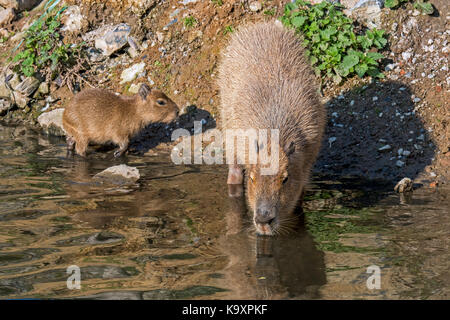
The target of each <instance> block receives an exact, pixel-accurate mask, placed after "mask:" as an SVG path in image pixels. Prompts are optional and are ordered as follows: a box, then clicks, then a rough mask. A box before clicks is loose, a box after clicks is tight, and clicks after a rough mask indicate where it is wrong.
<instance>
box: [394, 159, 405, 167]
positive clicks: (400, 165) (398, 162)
mask: <svg viewBox="0 0 450 320" xmlns="http://www.w3.org/2000/svg"><path fill="white" fill-rule="evenodd" d="M395 165H396V166H397V167H399V168H401V167H403V166H404V165H405V163H404V162H403V161H402V160H397V162H396V163H395Z"/></svg>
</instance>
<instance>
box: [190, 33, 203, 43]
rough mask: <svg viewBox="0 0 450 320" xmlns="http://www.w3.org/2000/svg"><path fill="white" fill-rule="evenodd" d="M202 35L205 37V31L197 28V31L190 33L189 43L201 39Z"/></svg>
mask: <svg viewBox="0 0 450 320" xmlns="http://www.w3.org/2000/svg"><path fill="white" fill-rule="evenodd" d="M202 37H203V32H202V31H201V30H197V31H195V32H191V33H190V34H189V35H188V43H192V42H194V41H195V40H197V39H200V38H202Z"/></svg>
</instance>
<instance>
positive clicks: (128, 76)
mask: <svg viewBox="0 0 450 320" xmlns="http://www.w3.org/2000/svg"><path fill="white" fill-rule="evenodd" d="M144 68H145V62H141V63H137V64H134V65H132V66H131V67H129V68H128V69H125V70H123V71H122V74H121V75H120V78H121V79H122V81H121V82H120V84H124V83H125V82H130V81H133V80H134V79H136V77H137V76H138V74H139V73H141V72H142V71H144Z"/></svg>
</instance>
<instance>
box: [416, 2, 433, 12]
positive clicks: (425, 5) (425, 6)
mask: <svg viewBox="0 0 450 320" xmlns="http://www.w3.org/2000/svg"><path fill="white" fill-rule="evenodd" d="M414 8H416V9H417V10H420V11H421V12H422V13H424V14H433V13H434V8H433V5H432V4H431V3H429V2H422V1H417V2H416V3H414Z"/></svg>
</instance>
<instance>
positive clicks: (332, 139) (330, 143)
mask: <svg viewBox="0 0 450 320" xmlns="http://www.w3.org/2000/svg"><path fill="white" fill-rule="evenodd" d="M336 139H337V138H336V137H331V138H329V139H328V144H329V145H330V148H331V145H332V144H333V142H335V141H336Z"/></svg>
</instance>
